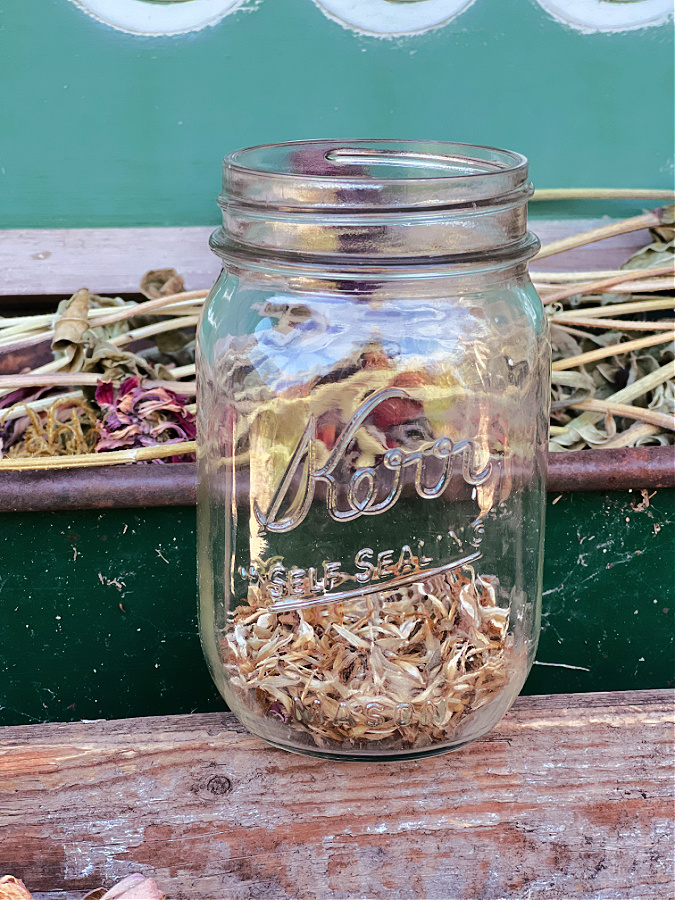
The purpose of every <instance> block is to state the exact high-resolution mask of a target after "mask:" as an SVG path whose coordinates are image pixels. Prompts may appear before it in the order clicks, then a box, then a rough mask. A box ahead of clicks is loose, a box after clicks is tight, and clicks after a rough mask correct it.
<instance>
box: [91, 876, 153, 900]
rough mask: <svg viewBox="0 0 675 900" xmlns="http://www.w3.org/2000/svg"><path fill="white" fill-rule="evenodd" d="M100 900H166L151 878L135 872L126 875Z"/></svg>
mask: <svg viewBox="0 0 675 900" xmlns="http://www.w3.org/2000/svg"><path fill="white" fill-rule="evenodd" d="M101 900H166V894H163V893H162V892H161V891H160V890H159V888H158V887H157V885H156V883H155V882H154V881H153V880H152V878H146V877H145V875H141V874H140V873H138V872H136V873H135V874H134V875H127V877H126V878H123V879H122V880H121V881H119V882H118V883H117V884H116V885H114V887H111V888H110V890H109V891H107V892H106V893H105V894H104V895H103V897H101Z"/></svg>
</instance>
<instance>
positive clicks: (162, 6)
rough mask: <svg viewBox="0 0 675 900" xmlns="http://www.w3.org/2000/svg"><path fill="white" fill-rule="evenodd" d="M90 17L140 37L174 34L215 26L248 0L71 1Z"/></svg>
mask: <svg viewBox="0 0 675 900" xmlns="http://www.w3.org/2000/svg"><path fill="white" fill-rule="evenodd" d="M71 2H73V3H75V5H76V6H78V7H80V9H83V10H84V11H85V12H86V13H88V15H90V16H92V17H93V18H94V19H97V20H98V21H99V22H103V23H104V24H105V25H110V26H111V27H112V28H116V29H117V30H118V31H126V32H127V33H129V34H139V35H148V36H151V35H154V36H160V35H172V34H185V33H186V32H189V31H199V30H200V29H202V28H206V27H207V26H208V25H215V24H216V23H217V22H220V20H221V19H222V18H223V17H224V16H227V15H229V14H230V13H232V12H235V10H237V9H240V8H241V7H242V6H243V5H244V3H245V2H246V0H187V2H172V3H155V2H152V0H71Z"/></svg>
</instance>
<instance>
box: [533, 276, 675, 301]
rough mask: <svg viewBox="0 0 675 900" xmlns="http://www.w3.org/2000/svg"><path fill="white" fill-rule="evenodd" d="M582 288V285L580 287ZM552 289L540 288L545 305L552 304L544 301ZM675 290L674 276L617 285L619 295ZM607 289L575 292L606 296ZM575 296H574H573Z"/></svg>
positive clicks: (612, 289)
mask: <svg viewBox="0 0 675 900" xmlns="http://www.w3.org/2000/svg"><path fill="white" fill-rule="evenodd" d="M553 287H557V285H552V286H551V288H553ZM579 287H580V288H581V285H579ZM551 288H542V287H541V285H540V286H539V294H540V295H541V296H542V301H543V303H550V302H551V301H550V300H548V299H544V298H546V297H549V296H550V295H549V294H548V293H547V291H548V290H551ZM609 290H611V291H614V288H609ZM672 290H675V277H674V276H673V275H670V276H668V275H660V276H659V277H658V278H646V279H645V280H644V281H639V280H637V279H636V280H635V281H631V282H630V284H628V283H627V286H626V287H624V286H623V282H619V283H618V284H617V285H616V291H617V292H619V293H626V294H627V293H629V292H630V293H634V292H635V293H637V292H641V293H644V294H652V293H655V292H657V291H658V292H663V291H672ZM607 291H608V289H607V288H593V289H591V290H586V289H585V288H583V289H582V290H577V291H575V294H605V293H607ZM572 296H574V294H573V295H572Z"/></svg>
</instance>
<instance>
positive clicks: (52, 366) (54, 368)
mask: <svg viewBox="0 0 675 900" xmlns="http://www.w3.org/2000/svg"><path fill="white" fill-rule="evenodd" d="M67 365H68V358H67V357H66V356H62V357H60V358H59V359H53V360H52V361H51V362H48V363H45V364H44V365H43V366H38V367H37V368H36V369H33V371H32V372H31V373H30V374H31V375H40V374H42V373H45V372H58V371H59V369H63V368H64V366H67ZM51 383H52V382H51V381H50V380H45V384H51ZM13 390H14V388H2V389H0V397H5V396H6V395H7V394H11V392H12V391H13Z"/></svg>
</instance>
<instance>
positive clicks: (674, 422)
mask: <svg viewBox="0 0 675 900" xmlns="http://www.w3.org/2000/svg"><path fill="white" fill-rule="evenodd" d="M571 406H572V408H573V409H583V410H588V411H590V412H599V413H611V415H613V416H622V417H623V418H624V419H635V420H637V421H639V422H647V423H648V424H649V425H655V426H656V427H657V428H665V429H667V430H668V431H675V415H672V416H669V415H667V414H666V413H659V412H654V411H653V410H651V409H643V408H642V407H640V406H629V405H628V404H626V403H612V402H611V401H609V400H595V399H593V400H580V401H579V403H572V404H571Z"/></svg>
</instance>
